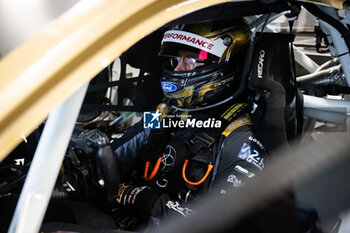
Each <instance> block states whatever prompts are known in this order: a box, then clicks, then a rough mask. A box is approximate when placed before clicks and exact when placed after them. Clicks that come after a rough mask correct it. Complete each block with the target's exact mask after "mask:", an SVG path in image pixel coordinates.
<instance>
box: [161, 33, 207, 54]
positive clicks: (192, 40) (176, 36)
mask: <svg viewBox="0 0 350 233" xmlns="http://www.w3.org/2000/svg"><path fill="white" fill-rule="evenodd" d="M166 38H172V39H174V40H186V41H187V42H189V43H192V44H194V45H199V46H202V47H203V48H207V49H209V50H211V49H212V48H213V46H214V44H211V43H209V42H206V41H203V40H200V39H196V38H194V37H191V36H186V35H183V34H181V33H165V34H164V36H163V39H166Z"/></svg>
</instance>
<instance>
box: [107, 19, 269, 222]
mask: <svg viewBox="0 0 350 233" xmlns="http://www.w3.org/2000/svg"><path fill="white" fill-rule="evenodd" d="M249 38H250V29H249V26H248V25H247V24H246V22H245V21H244V20H243V19H231V20H223V21H214V22H205V23H195V24H187V25H176V26H173V27H171V28H170V29H169V30H168V31H166V32H165V33H164V36H163V39H162V42H161V43H162V44H161V49H160V52H159V55H160V56H166V57H168V58H169V59H168V62H166V63H165V64H164V66H163V76H162V77H161V86H162V89H163V92H164V95H165V100H164V103H161V104H159V105H158V107H157V108H156V110H155V111H154V112H150V113H147V114H146V113H145V115H144V121H143V122H144V124H142V122H141V123H139V124H137V125H136V126H134V127H133V128H131V129H129V130H128V131H126V133H125V134H124V136H123V137H122V138H120V139H119V140H115V141H114V142H113V144H112V148H113V149H114V154H115V156H116V159H117V161H118V162H119V165H120V167H121V177H122V180H123V183H122V184H120V185H119V187H117V189H118V191H117V193H118V194H117V195H116V196H115V202H116V203H117V206H118V207H119V208H118V209H121V210H122V211H120V212H119V213H118V215H119V216H123V218H124V217H125V215H120V213H121V212H127V213H128V214H127V215H128V216H132V218H129V219H133V220H132V221H130V224H127V225H128V227H125V228H126V229H132V225H133V224H132V223H131V222H133V223H135V222H137V224H140V223H144V222H146V221H148V220H152V221H155V220H158V219H161V218H163V217H166V216H169V215H173V214H175V215H182V216H184V217H186V216H189V215H191V214H193V213H195V211H196V210H193V209H191V208H190V207H188V203H190V202H192V201H194V200H195V199H196V197H198V196H200V195H202V194H205V193H207V192H216V193H218V194H225V192H226V187H227V185H230V186H233V187H235V188H239V187H240V186H242V185H244V182H245V181H246V180H247V179H251V178H253V177H254V176H255V175H257V174H258V173H259V172H261V171H262V170H263V168H264V159H265V156H266V151H265V148H264V146H263V145H262V143H260V141H259V140H258V139H257V138H256V137H255V136H254V133H253V131H254V128H253V124H252V122H251V121H250V111H251V106H250V105H249V104H248V101H247V94H246V91H245V90H242V88H240V87H241V80H242V79H241V75H242V66H243V61H244V57H245V53H246V48H247V44H248V41H249ZM135 219H136V220H135Z"/></svg>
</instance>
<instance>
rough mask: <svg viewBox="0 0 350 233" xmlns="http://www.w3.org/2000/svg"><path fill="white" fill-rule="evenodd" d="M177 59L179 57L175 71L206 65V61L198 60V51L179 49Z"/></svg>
mask: <svg viewBox="0 0 350 233" xmlns="http://www.w3.org/2000/svg"><path fill="white" fill-rule="evenodd" d="M175 59H177V65H176V67H175V68H174V71H188V70H193V69H195V68H196V67H198V66H202V65H204V63H202V62H200V61H198V53H195V52H190V51H179V53H178V57H176V58H175Z"/></svg>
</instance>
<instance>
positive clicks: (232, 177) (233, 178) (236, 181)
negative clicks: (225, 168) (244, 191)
mask: <svg viewBox="0 0 350 233" xmlns="http://www.w3.org/2000/svg"><path fill="white" fill-rule="evenodd" d="M227 181H228V182H230V183H232V184H233V187H235V188H237V187H239V186H242V185H243V183H242V181H241V180H240V179H238V178H237V176H235V175H233V174H231V175H229V176H228V178H227Z"/></svg>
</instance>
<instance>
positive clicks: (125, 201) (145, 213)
mask: <svg viewBox="0 0 350 233" xmlns="http://www.w3.org/2000/svg"><path fill="white" fill-rule="evenodd" d="M160 195H161V192H160V191H158V190H157V189H154V188H151V187H149V186H134V185H126V184H124V183H123V184H120V185H119V187H118V192H117V196H116V198H115V200H116V202H117V203H118V204H120V205H123V206H127V207H130V208H131V209H132V210H133V211H134V212H135V213H136V215H137V216H138V217H139V218H140V219H141V220H147V219H148V217H149V216H150V213H151V209H152V208H153V205H154V203H155V201H156V199H157V198H158V197H159V196H160Z"/></svg>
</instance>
